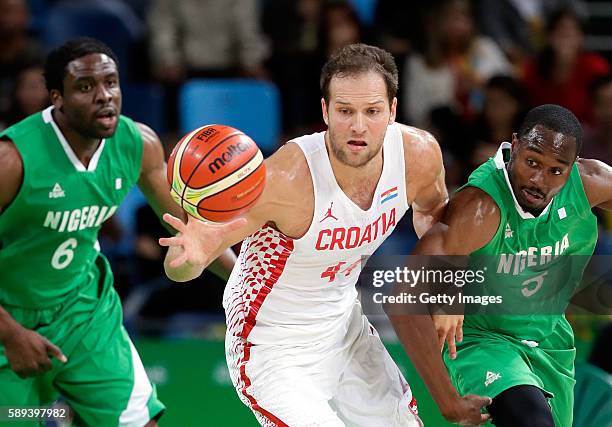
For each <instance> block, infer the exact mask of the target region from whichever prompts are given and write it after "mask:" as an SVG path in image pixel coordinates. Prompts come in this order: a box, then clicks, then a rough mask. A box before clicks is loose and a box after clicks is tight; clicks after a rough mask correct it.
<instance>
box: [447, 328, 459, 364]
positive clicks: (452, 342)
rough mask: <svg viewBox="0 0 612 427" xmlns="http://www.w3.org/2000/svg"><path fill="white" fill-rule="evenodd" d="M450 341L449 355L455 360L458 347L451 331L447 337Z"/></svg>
mask: <svg viewBox="0 0 612 427" xmlns="http://www.w3.org/2000/svg"><path fill="white" fill-rule="evenodd" d="M447 341H448V355H449V356H450V358H451V359H453V360H454V359H455V358H456V357H457V346H456V345H455V334H454V333H453V332H451V331H449V332H448V336H447Z"/></svg>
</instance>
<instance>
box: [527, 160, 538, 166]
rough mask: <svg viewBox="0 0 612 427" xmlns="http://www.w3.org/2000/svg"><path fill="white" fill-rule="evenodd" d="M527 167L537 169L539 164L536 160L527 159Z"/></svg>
mask: <svg viewBox="0 0 612 427" xmlns="http://www.w3.org/2000/svg"><path fill="white" fill-rule="evenodd" d="M527 165H528V166H529V167H530V168H535V167H536V166H537V165H538V163H537V162H536V161H535V160H532V159H527Z"/></svg>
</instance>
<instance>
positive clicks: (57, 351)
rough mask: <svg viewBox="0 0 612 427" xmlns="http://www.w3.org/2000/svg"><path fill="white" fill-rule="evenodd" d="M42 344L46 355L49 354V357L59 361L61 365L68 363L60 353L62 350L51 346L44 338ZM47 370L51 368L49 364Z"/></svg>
mask: <svg viewBox="0 0 612 427" xmlns="http://www.w3.org/2000/svg"><path fill="white" fill-rule="evenodd" d="M44 343H45V349H46V350H47V353H48V354H51V356H53V357H55V358H56V359H57V360H59V361H60V362H62V363H66V362H67V361H68V358H67V357H66V356H64V353H62V350H60V349H59V347H57V346H55V345H54V344H52V343H51V342H50V341H49V340H48V339H46V338H44ZM49 368H51V364H49Z"/></svg>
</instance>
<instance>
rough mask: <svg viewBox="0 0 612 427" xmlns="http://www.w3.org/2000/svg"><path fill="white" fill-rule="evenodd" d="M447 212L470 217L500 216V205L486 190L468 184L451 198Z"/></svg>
mask: <svg viewBox="0 0 612 427" xmlns="http://www.w3.org/2000/svg"><path fill="white" fill-rule="evenodd" d="M453 211H454V212H453ZM447 213H448V214H451V213H454V215H455V216H457V217H466V218H468V219H478V218H484V217H499V216H500V207H499V206H498V205H497V202H495V200H494V199H493V197H491V196H490V195H489V194H488V193H487V192H486V191H484V190H482V189H480V188H478V187H472V186H467V187H464V188H462V189H461V190H459V191H458V192H457V193H456V194H455V196H454V197H453V198H452V199H451V200H450V203H449V208H448V212H447Z"/></svg>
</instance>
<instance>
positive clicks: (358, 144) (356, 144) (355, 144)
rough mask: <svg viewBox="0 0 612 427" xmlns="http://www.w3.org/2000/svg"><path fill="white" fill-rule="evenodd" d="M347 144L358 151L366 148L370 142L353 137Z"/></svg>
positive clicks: (354, 150)
mask: <svg viewBox="0 0 612 427" xmlns="http://www.w3.org/2000/svg"><path fill="white" fill-rule="evenodd" d="M347 145H348V146H349V149H350V150H351V151H353V152H356V151H361V150H365V148H366V147H367V146H368V143H367V142H365V141H362V140H355V139H352V140H350V141H349V142H347Z"/></svg>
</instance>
